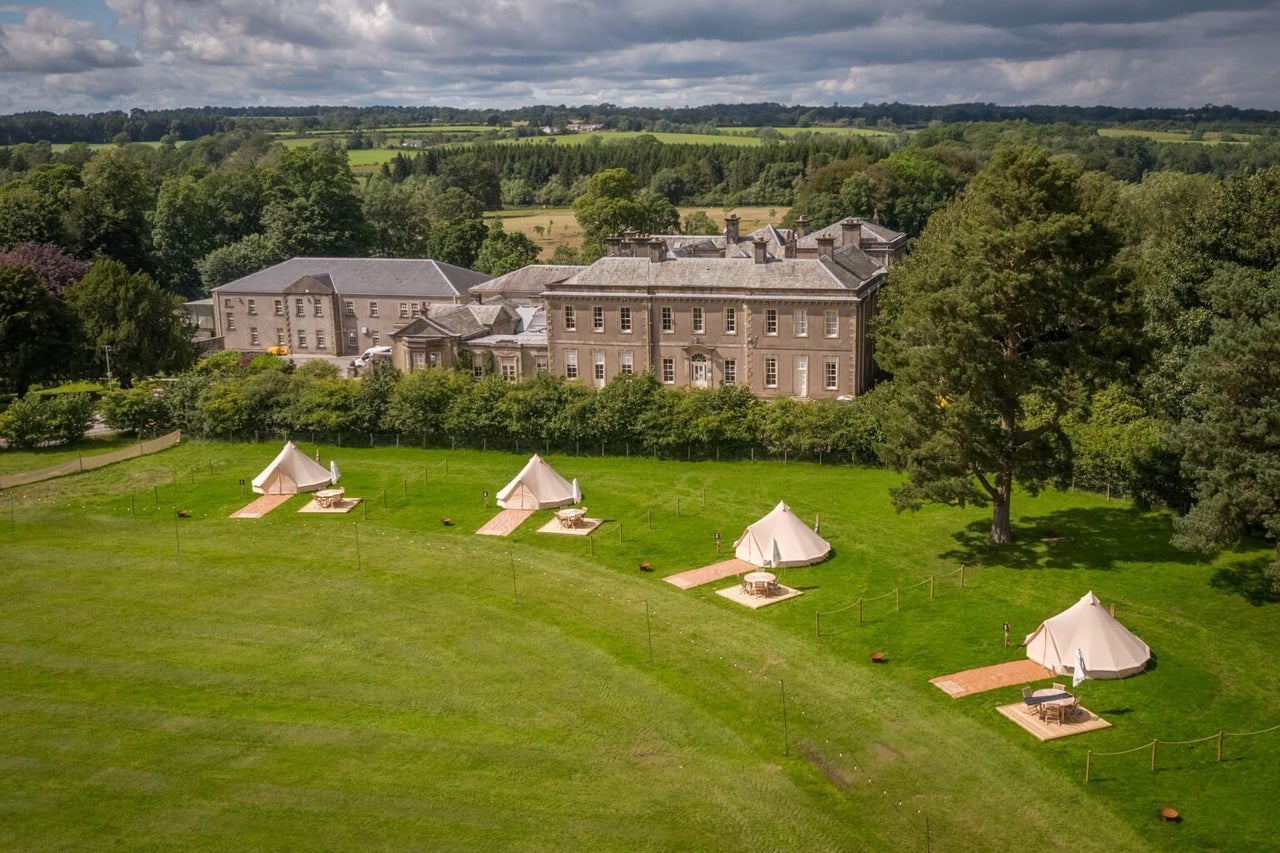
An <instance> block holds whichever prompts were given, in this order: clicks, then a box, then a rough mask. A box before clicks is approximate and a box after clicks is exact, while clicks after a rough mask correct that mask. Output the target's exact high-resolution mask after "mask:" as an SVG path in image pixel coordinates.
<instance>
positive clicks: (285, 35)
mask: <svg viewBox="0 0 1280 853" xmlns="http://www.w3.org/2000/svg"><path fill="white" fill-rule="evenodd" d="M1277 49H1280V0H1214V2H1207V0H1039V2H1036V0H896V2H892V3H886V2H883V0H875V2H871V0H732V2H720V3H708V2H705V0H625V2H623V0H450V2H444V1H443V0H46V2H41V3H11V2H5V0H0V114H9V113H16V112H25V111H28V110H51V111H54V112H64V113H87V112H101V111H104V110H114V109H120V110H130V109H134V108H141V109H148V110H149V109H165V108H172V107H194V106H204V105H213V106H260V105H271V106H298V105H309V104H326V105H353V106H367V105H376V104H408V105H424V106H425V105H432V106H453V107H465V108H506V107H519V106H526V105H532V104H552V105H555V104H565V105H579V104H598V103H605V102H608V103H612V104H617V105H620V106H694V105H701V104H710V103H722V102H727V103H750V102H759V101H776V102H779V103H783V104H804V105H829V104H833V103H839V104H852V105H861V104H864V103H881V102H885V101H899V102H902V103H913V104H950V103H964V102H990V103H996V104H1001V105H1019V104H1070V105H1081V106H1093V105H1099V104H1104V105H1110V106H1124V107H1195V106H1201V105H1203V104H1210V103H1212V104H1219V105H1224V104H1230V105H1233V106H1236V107H1257V108H1263V109H1280V62H1277V61H1276V53H1277Z"/></svg>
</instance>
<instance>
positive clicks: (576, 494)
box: [573, 477, 582, 504]
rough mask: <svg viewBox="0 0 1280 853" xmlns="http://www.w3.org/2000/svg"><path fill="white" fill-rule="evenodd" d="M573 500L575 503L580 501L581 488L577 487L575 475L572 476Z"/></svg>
mask: <svg viewBox="0 0 1280 853" xmlns="http://www.w3.org/2000/svg"><path fill="white" fill-rule="evenodd" d="M573 502H574V503H576V504H580V503H582V489H580V488H578V478H577V477H574V478H573Z"/></svg>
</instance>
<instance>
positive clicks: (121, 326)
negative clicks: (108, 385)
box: [66, 260, 195, 388]
mask: <svg viewBox="0 0 1280 853" xmlns="http://www.w3.org/2000/svg"><path fill="white" fill-rule="evenodd" d="M66 298H67V302H68V303H69V304H70V305H71V306H72V308H74V309H75V312H76V314H77V315H78V316H79V317H80V322H81V325H82V326H83V328H84V331H85V337H86V340H87V342H88V344H89V346H90V347H91V348H92V350H93V353H94V358H95V359H96V360H97V362H98V364H99V366H100V368H101V369H102V370H103V371H105V370H106V367H107V364H106V362H107V359H108V358H110V361H111V372H112V375H113V376H115V377H118V378H119V380H120V385H121V387H124V388H129V387H131V386H132V385H133V382H134V380H135V379H141V378H143V377H146V376H148V375H151V374H153V373H157V372H160V371H166V370H181V369H183V368H186V367H189V366H190V365H191V363H192V361H194V360H195V348H194V346H193V344H192V343H191V331H192V329H191V318H190V315H189V314H188V313H187V312H186V311H185V310H184V309H183V307H182V298H181V297H179V296H175V295H174V294H172V293H169V292H168V291H166V290H164V289H163V288H162V287H160V286H159V285H158V284H156V282H155V279H153V278H151V276H149V275H147V274H146V273H130V272H129V270H128V269H126V268H125V266H124V264H122V263H120V262H119V261H105V260H104V261H98V262H97V263H95V264H94V265H93V268H92V269H90V270H89V273H88V274H87V275H86V276H85V277H84V278H82V279H80V281H78V282H76V283H75V284H73V285H72V286H71V287H69V288H68V289H67V292H66ZM104 347H110V348H111V349H110V350H109V355H108V351H107V350H105V349H104Z"/></svg>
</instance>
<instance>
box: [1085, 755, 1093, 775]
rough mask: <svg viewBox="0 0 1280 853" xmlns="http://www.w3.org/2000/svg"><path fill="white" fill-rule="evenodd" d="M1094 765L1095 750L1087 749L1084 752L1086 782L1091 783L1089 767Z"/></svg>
mask: <svg viewBox="0 0 1280 853" xmlns="http://www.w3.org/2000/svg"><path fill="white" fill-rule="evenodd" d="M1092 763H1093V750H1092V749H1086V750H1085V751H1084V781H1085V782H1088V781H1089V765H1090V764H1092Z"/></svg>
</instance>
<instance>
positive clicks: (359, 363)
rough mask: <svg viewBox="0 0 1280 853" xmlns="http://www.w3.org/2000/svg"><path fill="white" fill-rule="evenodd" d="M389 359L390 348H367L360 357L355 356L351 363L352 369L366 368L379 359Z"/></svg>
mask: <svg viewBox="0 0 1280 853" xmlns="http://www.w3.org/2000/svg"><path fill="white" fill-rule="evenodd" d="M388 358H391V347H369V348H368V349H367V350H365V351H364V352H362V353H360V355H358V356H356V360H355V361H353V362H351V366H352V367H368V366H369V365H371V364H373V363H374V362H375V361H378V360H380V359H388Z"/></svg>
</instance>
